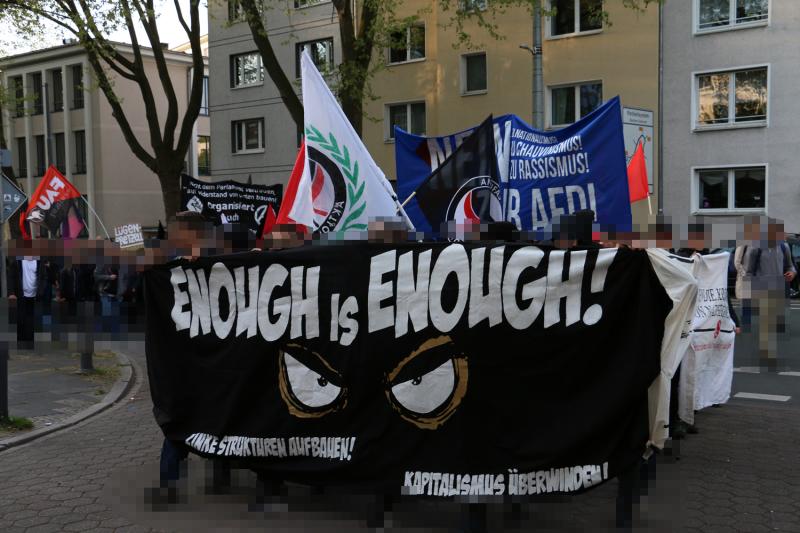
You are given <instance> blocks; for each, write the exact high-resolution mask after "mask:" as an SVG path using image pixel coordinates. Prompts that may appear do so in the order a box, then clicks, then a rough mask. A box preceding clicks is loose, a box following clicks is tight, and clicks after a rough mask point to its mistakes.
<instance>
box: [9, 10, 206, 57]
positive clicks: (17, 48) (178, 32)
mask: <svg viewBox="0 0 800 533" xmlns="http://www.w3.org/2000/svg"><path fill="white" fill-rule="evenodd" d="M181 4H182V5H184V6H188V4H189V2H188V0H181ZM156 5H157V6H159V7H160V9H159V16H158V33H159V36H160V37H161V41H162V42H166V43H169V46H170V48H173V47H175V46H177V45H179V44H183V43H185V42H187V41H188V40H189V38H188V37H187V36H186V32H185V31H184V30H183V27H182V26H181V25H180V22H178V14H177V12H176V11H175V6H174V5H173V2H172V0H156ZM184 16H185V17H186V18H187V19H188V7H184ZM207 32H208V9H207V8H206V0H202V1H201V6H200V33H201V34H204V33H207ZM136 33H137V35H138V37H139V42H140V43H141V44H142V45H148V46H149V41H148V39H147V37H146V36H145V34H144V30H143V29H142V28H141V25H138V27H137V32H136ZM71 37H73V35H70V34H68V33H67V32H66V31H65V30H63V29H61V28H59V27H58V26H55V27H53V28H51V29H49V30H48V31H47V32H46V35H45V38H44V39H43V40H32V39H29V38H24V37H19V36H17V35H14V34H13V32H11V33H6V32H5V30H4V32H3V34H2V35H0V56H2V55H4V54H9V55H10V54H20V53H23V52H30V51H33V50H37V49H40V48H47V47H50V46H56V45H59V44H61V42H62V40H63V39H69V38H71ZM109 38H110V39H111V40H113V41H121V42H126V43H129V42H131V39H130V35H128V30H127V29H122V30H120V31H117V32H115V33H112V34H111V35H110V36H109Z"/></svg>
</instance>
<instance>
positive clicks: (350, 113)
mask: <svg viewBox="0 0 800 533" xmlns="http://www.w3.org/2000/svg"><path fill="white" fill-rule="evenodd" d="M339 98H340V100H341V103H342V111H344V115H345V116H346V117H347V119H348V120H349V121H350V124H352V126H353V129H354V130H356V133H357V134H358V136H359V137H363V136H362V129H363V127H364V103H363V101H362V99H361V98H359V97H354V96H353V94H352V93H351V92H349V91H348V92H347V93H345V94H342V95H341V96H340V97H339Z"/></svg>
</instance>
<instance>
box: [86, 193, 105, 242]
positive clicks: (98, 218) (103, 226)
mask: <svg viewBox="0 0 800 533" xmlns="http://www.w3.org/2000/svg"><path fill="white" fill-rule="evenodd" d="M81 198H83V201H84V202H86V207H88V208H89V210H90V211H91V212H92V214H93V215H94V217H95V218H96V219H97V221H98V222H99V223H100V227H101V228H103V231H104V232H105V233H106V238H107V239H111V235H109V234H108V230H107V229H106V225H105V224H103V221H102V220H101V219H100V217H99V216H98V215H97V211H95V210H94V208H93V207H92V204H90V203H89V200H88V199H86V197H84V196H83V195H81Z"/></svg>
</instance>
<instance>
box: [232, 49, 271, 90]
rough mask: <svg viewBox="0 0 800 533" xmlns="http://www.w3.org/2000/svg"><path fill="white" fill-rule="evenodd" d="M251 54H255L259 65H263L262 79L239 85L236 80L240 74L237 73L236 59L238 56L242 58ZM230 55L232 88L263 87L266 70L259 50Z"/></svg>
mask: <svg viewBox="0 0 800 533" xmlns="http://www.w3.org/2000/svg"><path fill="white" fill-rule="evenodd" d="M251 55H255V56H256V59H257V60H258V65H259V66H260V67H261V79H260V80H259V81H257V82H254V83H247V84H242V85H237V84H236V81H237V79H238V74H237V64H236V60H237V59H238V58H240V57H244V56H251ZM228 57H229V60H228V61H229V70H230V77H231V79H230V88H231V89H232V90H234V89H248V88H250V87H261V86H262V85H264V78H266V72H265V70H264V62H263V60H262V59H261V54H260V53H259V52H258V50H253V51H250V52H242V53H240V54H231V55H230V56H228Z"/></svg>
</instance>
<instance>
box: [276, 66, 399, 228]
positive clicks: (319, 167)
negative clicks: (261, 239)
mask: <svg viewBox="0 0 800 533" xmlns="http://www.w3.org/2000/svg"><path fill="white" fill-rule="evenodd" d="M300 64H301V70H302V75H303V108H304V116H305V127H304V130H305V142H304V143H303V145H302V146H301V147H300V152H299V154H298V157H297V161H296V162H295V166H294V170H293V171H292V175H291V178H290V179H289V183H288V185H287V187H286V193H285V195H284V199H283V202H282V204H281V209H280V212H279V213H278V218H277V223H278V224H287V223H296V224H302V225H304V226H307V227H308V228H310V229H311V230H312V231H314V232H318V233H338V232H348V231H366V229H367V224H368V223H369V221H371V220H376V219H378V218H381V217H384V218H391V217H397V216H401V217H403V219H404V220H405V221H406V224H408V226H409V227H410V228H412V229H413V226H412V225H411V222H410V221H409V220H408V217H406V216H405V212H403V209H402V208H401V207H400V205H399V203H398V201H397V196H396V195H395V194H394V190H393V189H392V186H391V185H389V182H388V180H387V179H386V176H385V175H384V174H383V171H382V170H381V169H380V168H379V167H378V165H377V164H376V163H375V161H374V160H373V159H372V156H370V154H369V152H368V151H367V148H366V147H365V146H364V143H363V142H362V141H361V139H360V138H359V136H358V134H357V133H356V132H355V130H354V129H353V127H352V126H351V125H350V122H349V121H348V120H347V117H346V116H345V114H344V112H343V111H342V108H341V107H340V106H339V103H338V102H337V101H336V98H335V97H334V96H333V94H332V93H331V91H330V89H328V86H327V84H326V83H325V80H324V79H323V78H322V75H321V74H320V73H319V71H318V70H317V68H316V67H315V66H314V62H313V61H312V60H311V58H310V57H309V56H308V53H307V52H303V54H302V56H301V59H300Z"/></svg>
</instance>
